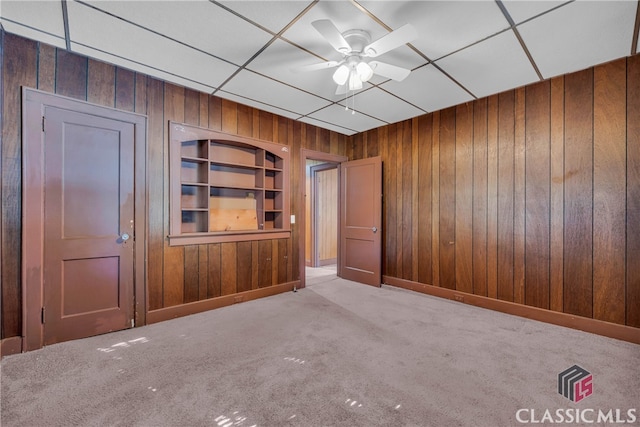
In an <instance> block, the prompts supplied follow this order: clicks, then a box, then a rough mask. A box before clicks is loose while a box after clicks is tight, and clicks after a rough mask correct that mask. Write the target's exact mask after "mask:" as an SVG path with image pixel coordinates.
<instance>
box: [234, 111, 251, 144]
mask: <svg viewBox="0 0 640 427" xmlns="http://www.w3.org/2000/svg"><path fill="white" fill-rule="evenodd" d="M236 111H237V113H236V114H237V117H238V130H237V131H236V132H234V133H237V134H238V135H242V136H248V137H253V110H252V109H251V108H250V107H247V106H246V105H242V104H236Z"/></svg>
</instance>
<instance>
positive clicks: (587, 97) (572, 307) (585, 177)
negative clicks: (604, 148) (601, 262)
mask: <svg viewBox="0 0 640 427" xmlns="http://www.w3.org/2000/svg"><path fill="white" fill-rule="evenodd" d="M564 84H565V103H564V104H565V122H564V129H565V131H564V134H565V142H564V144H565V145H564V170H565V177H564V192H565V193H564V196H565V199H564V200H565V210H564V311H565V313H570V314H575V315H578V316H584V317H591V316H592V314H593V310H592V309H593V305H592V301H593V234H592V227H593V199H592V197H593V196H592V194H593V193H592V192H593V185H592V182H593V69H588V70H585V71H580V72H577V73H573V74H568V75H566V76H565V80H564Z"/></svg>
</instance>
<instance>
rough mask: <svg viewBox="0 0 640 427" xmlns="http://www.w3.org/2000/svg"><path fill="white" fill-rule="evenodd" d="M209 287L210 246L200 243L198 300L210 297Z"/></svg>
mask: <svg viewBox="0 0 640 427" xmlns="http://www.w3.org/2000/svg"><path fill="white" fill-rule="evenodd" d="M208 289H209V247H208V245H198V300H199V301H200V300H203V299H207V298H208Z"/></svg>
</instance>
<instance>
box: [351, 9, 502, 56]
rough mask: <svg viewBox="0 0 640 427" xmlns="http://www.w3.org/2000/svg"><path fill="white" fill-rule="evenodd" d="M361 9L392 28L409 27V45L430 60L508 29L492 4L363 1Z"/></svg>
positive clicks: (498, 10)
mask: <svg viewBox="0 0 640 427" xmlns="http://www.w3.org/2000/svg"><path fill="white" fill-rule="evenodd" d="M362 4H363V6H364V7H365V8H367V9H368V10H369V11H371V12H372V13H373V14H375V15H376V16H377V17H378V18H380V19H381V20H382V21H383V22H384V23H386V24H387V25H389V26H391V27H392V28H396V27H399V26H401V25H404V24H406V23H410V24H412V25H413V26H414V27H415V28H416V30H417V31H418V34H419V37H418V39H417V40H415V41H413V42H412V43H411V44H412V45H414V46H415V47H416V48H418V49H419V50H420V51H421V52H423V53H424V54H426V55H427V56H428V57H429V58H430V59H431V60H436V59H438V58H440V57H442V56H444V55H447V54H449V53H451V52H454V51H456V50H458V49H461V48H463V47H465V46H468V45H470V44H471V43H474V42H476V41H478V40H482V39H484V38H486V37H488V36H490V35H493V34H495V33H497V32H499V31H502V30H504V29H505V28H508V27H509V23H508V21H507V20H506V18H505V17H504V15H503V14H502V12H501V11H500V8H499V7H498V6H497V5H496V3H495V2H494V1H364V2H362Z"/></svg>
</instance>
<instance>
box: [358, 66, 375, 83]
mask: <svg viewBox="0 0 640 427" xmlns="http://www.w3.org/2000/svg"><path fill="white" fill-rule="evenodd" d="M356 71H357V73H358V77H360V80H361V81H363V82H366V81H369V79H370V78H371V77H372V76H373V69H372V68H371V66H369V64H367V63H366V62H364V61H361V62H359V63H358V65H357V66H356Z"/></svg>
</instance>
